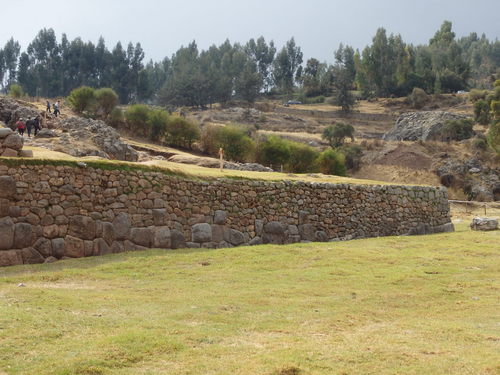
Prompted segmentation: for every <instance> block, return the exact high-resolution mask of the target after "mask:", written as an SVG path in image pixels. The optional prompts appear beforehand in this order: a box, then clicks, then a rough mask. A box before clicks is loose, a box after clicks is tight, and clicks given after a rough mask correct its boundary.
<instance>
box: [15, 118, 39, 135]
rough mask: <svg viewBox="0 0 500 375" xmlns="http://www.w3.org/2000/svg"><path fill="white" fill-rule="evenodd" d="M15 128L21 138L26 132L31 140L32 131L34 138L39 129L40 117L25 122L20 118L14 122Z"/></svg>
mask: <svg viewBox="0 0 500 375" xmlns="http://www.w3.org/2000/svg"><path fill="white" fill-rule="evenodd" d="M16 128H17V132H18V133H19V135H20V136H22V137H24V132H25V131H27V132H28V137H29V138H31V132H32V131H33V129H34V130H35V136H36V135H37V134H38V132H39V131H40V129H41V126H40V116H36V117H33V118H31V119H30V118H28V120H26V122H24V120H23V118H22V117H21V118H20V119H19V120H17V122H16Z"/></svg>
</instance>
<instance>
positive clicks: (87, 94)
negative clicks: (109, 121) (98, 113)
mask: <svg viewBox="0 0 500 375" xmlns="http://www.w3.org/2000/svg"><path fill="white" fill-rule="evenodd" d="M94 93H95V90H94V89H93V88H92V87H88V86H81V87H78V88H76V89H74V90H73V91H71V92H70V94H69V96H68V103H69V105H70V106H71V108H72V109H73V110H74V111H75V112H76V113H82V112H83V111H88V110H90V109H91V108H92V106H93V105H94V103H95V95H94Z"/></svg>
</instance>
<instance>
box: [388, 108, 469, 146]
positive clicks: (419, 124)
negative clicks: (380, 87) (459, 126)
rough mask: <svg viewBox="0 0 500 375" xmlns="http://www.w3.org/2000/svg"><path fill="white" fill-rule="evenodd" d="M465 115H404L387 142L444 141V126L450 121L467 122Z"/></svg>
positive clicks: (398, 120)
mask: <svg viewBox="0 0 500 375" xmlns="http://www.w3.org/2000/svg"><path fill="white" fill-rule="evenodd" d="M465 119H467V117H466V116H464V115H459V114H456V113H450V112H443V111H422V112H409V113H403V114H402V115H401V116H399V118H398V119H397V121H396V125H395V126H394V128H392V129H391V130H390V131H389V132H388V133H386V134H385V135H384V139H385V140H387V141H417V140H422V141H427V140H442V136H441V132H442V129H443V125H444V124H445V123H446V122H447V121H449V120H465Z"/></svg>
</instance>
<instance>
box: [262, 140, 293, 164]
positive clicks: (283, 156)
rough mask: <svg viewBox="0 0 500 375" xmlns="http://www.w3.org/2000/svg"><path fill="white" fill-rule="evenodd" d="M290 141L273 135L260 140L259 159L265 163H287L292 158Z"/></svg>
mask: <svg viewBox="0 0 500 375" xmlns="http://www.w3.org/2000/svg"><path fill="white" fill-rule="evenodd" d="M290 156H291V150H290V144H289V142H287V141H285V140H284V139H282V138H280V137H276V136H274V135H271V136H269V137H267V138H265V139H264V140H262V141H260V142H259V143H258V146H257V161H258V162H259V163H261V164H263V165H274V166H279V165H285V164H287V163H288V161H289V160H290Z"/></svg>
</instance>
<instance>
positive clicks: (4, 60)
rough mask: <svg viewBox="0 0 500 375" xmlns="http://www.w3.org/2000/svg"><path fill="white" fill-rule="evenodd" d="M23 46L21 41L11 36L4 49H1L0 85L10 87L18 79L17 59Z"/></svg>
mask: <svg viewBox="0 0 500 375" xmlns="http://www.w3.org/2000/svg"><path fill="white" fill-rule="evenodd" d="M20 51H21V46H20V45H19V42H17V41H14V38H10V39H9V40H8V42H7V43H6V44H5V46H4V48H3V51H2V50H0V86H1V87H9V86H10V85H11V84H12V83H14V82H15V80H16V74H17V70H16V68H17V60H18V58H19V53H20Z"/></svg>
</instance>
